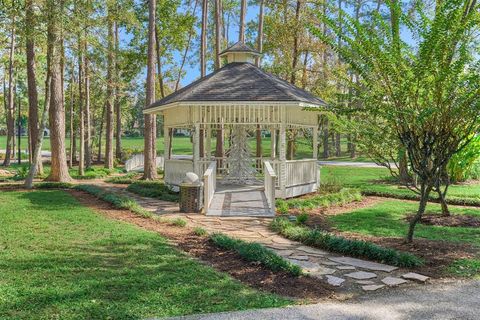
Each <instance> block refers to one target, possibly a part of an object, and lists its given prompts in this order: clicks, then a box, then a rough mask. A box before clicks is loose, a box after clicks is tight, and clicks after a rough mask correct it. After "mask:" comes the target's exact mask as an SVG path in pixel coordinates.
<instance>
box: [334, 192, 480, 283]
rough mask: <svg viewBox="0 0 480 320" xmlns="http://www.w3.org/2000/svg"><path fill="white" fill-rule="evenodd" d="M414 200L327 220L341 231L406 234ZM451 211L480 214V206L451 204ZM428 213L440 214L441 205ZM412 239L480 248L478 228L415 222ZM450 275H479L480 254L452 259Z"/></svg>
mask: <svg viewBox="0 0 480 320" xmlns="http://www.w3.org/2000/svg"><path fill="white" fill-rule="evenodd" d="M416 209H417V204H416V203H411V202H405V201H400V200H387V201H383V202H381V203H378V204H376V205H374V206H372V207H368V208H364V209H359V210H355V211H352V212H349V213H345V214H341V215H336V216H332V217H330V218H329V222H330V223H331V224H332V226H334V227H335V228H336V229H338V230H340V231H347V232H353V233H359V234H364V235H369V236H375V237H400V238H403V237H405V235H406V234H407V230H408V223H407V221H405V219H404V218H405V216H406V215H407V214H413V213H414V212H415V210H416ZM450 210H451V212H452V214H468V215H474V216H478V217H480V209H475V208H460V207H453V206H450ZM427 212H430V213H433V212H434V213H439V214H440V213H441V208H440V205H438V204H429V205H428V206H427ZM415 238H424V239H428V240H441V241H449V242H455V243H466V244H469V245H474V246H477V247H478V248H479V249H480V228H470V227H444V226H431V225H423V224H418V225H417V227H416V228H415ZM448 271H449V272H450V273H452V274H456V275H461V276H468V277H476V278H480V255H479V256H478V257H477V258H475V259H461V260H457V261H455V262H454V263H453V264H452V266H451V267H450V268H449V270H448Z"/></svg>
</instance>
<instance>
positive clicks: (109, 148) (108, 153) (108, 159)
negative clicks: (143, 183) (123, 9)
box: [105, 4, 115, 169]
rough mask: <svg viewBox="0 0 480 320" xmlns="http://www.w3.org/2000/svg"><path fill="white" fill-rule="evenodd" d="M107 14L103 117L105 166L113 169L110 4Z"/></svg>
mask: <svg viewBox="0 0 480 320" xmlns="http://www.w3.org/2000/svg"><path fill="white" fill-rule="evenodd" d="M107 10H108V14H107V28H108V35H107V42H108V47H107V101H106V103H105V104H106V119H105V124H106V125H105V127H106V128H105V168H107V169H113V130H114V126H113V105H114V103H115V102H114V89H115V83H114V64H115V45H114V43H115V40H114V39H113V37H114V33H115V30H114V14H113V8H112V5H111V4H109V5H108V9H107Z"/></svg>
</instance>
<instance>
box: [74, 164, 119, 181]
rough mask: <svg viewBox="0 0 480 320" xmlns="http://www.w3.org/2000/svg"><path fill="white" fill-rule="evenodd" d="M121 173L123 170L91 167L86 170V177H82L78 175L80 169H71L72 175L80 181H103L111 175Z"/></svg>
mask: <svg viewBox="0 0 480 320" xmlns="http://www.w3.org/2000/svg"><path fill="white" fill-rule="evenodd" d="M119 172H121V169H117V168H114V169H107V168H101V167H90V168H87V169H85V172H84V175H83V176H81V175H79V174H78V169H70V175H71V176H72V178H74V179H78V180H90V179H101V178H105V177H108V176H109V175H111V174H113V173H119Z"/></svg>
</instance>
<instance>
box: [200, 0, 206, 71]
mask: <svg viewBox="0 0 480 320" xmlns="http://www.w3.org/2000/svg"><path fill="white" fill-rule="evenodd" d="M202 1H203V2H202V29H201V32H200V76H201V77H202V78H203V77H205V76H206V75H207V60H206V54H207V21H208V0H202Z"/></svg>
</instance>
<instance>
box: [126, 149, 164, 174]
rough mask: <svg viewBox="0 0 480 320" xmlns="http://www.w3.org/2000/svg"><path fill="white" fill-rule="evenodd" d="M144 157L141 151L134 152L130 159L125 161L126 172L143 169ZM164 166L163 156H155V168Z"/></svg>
mask: <svg viewBox="0 0 480 320" xmlns="http://www.w3.org/2000/svg"><path fill="white" fill-rule="evenodd" d="M144 161H145V158H144V156H143V153H137V154H134V155H133V156H132V157H131V158H130V159H128V160H127V161H125V170H126V171H127V172H130V171H133V170H143V165H144ZM164 166H165V161H164V159H163V157H157V168H158V169H161V170H163V169H164Z"/></svg>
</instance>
